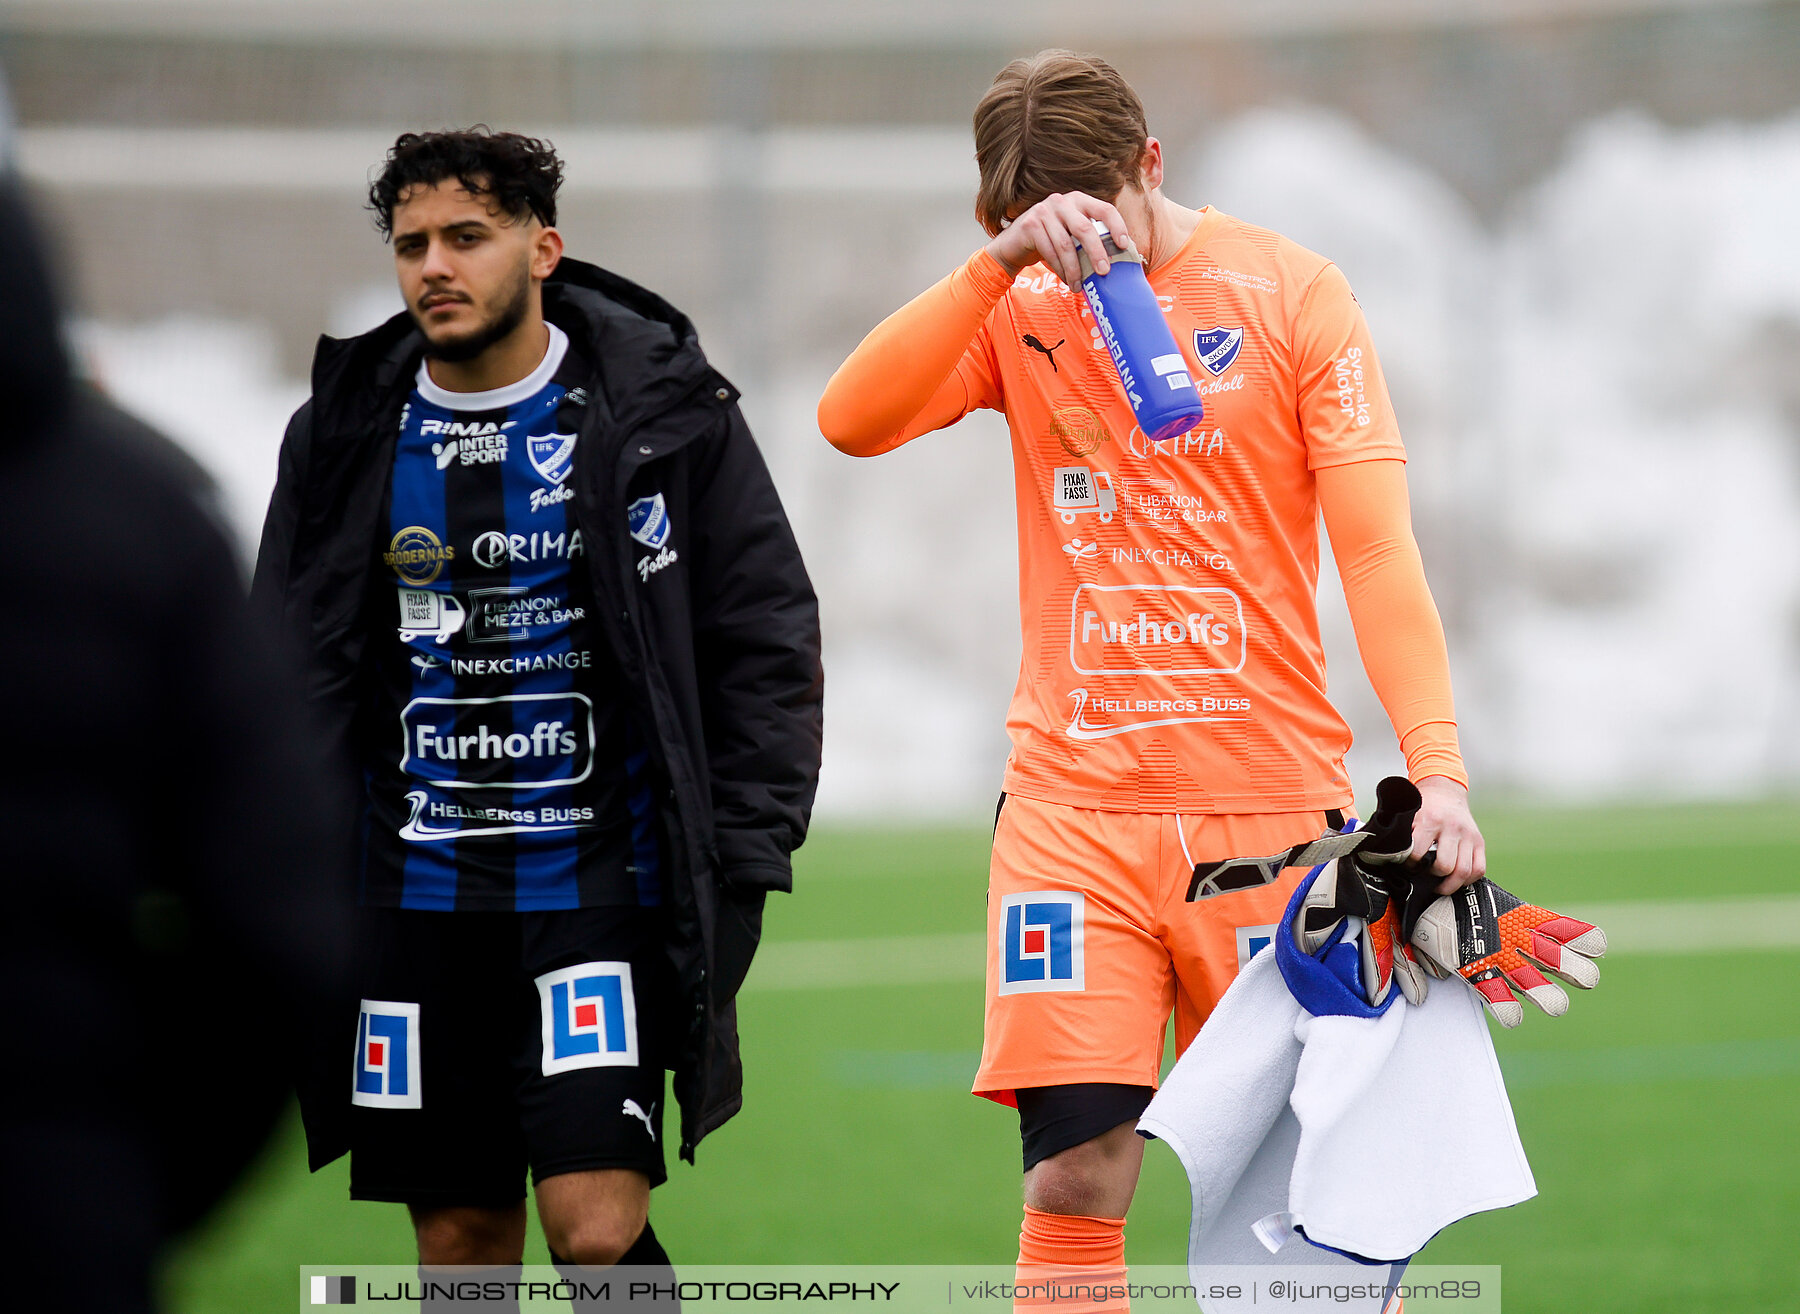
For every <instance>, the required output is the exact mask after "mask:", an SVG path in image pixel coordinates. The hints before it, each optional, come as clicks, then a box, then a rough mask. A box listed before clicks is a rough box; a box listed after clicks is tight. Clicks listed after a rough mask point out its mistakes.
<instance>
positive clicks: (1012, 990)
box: [975, 795, 1326, 1104]
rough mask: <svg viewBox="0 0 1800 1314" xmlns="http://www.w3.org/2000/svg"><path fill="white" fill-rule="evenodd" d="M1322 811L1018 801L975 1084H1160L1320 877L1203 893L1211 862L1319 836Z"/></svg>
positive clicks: (994, 913)
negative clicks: (1167, 1046) (1172, 1054)
mask: <svg viewBox="0 0 1800 1314" xmlns="http://www.w3.org/2000/svg"><path fill="white" fill-rule="evenodd" d="M1325 830H1326V820H1325V816H1324V814H1323V813H1319V812H1285V813H1261V814H1256V815H1233V814H1223V815H1216V816H1187V817H1179V816H1173V815H1170V814H1162V813H1137V812H1099V811H1093V810H1090V809H1087V808H1072V807H1065V806H1063V805H1062V804H1060V803H1042V802H1039V801H1037V800H1035V799H1028V798H1020V797H1018V796H1017V795H1014V796H1011V797H1009V798H1007V800H1006V803H1005V806H1004V807H1003V808H1002V809H1001V811H1000V821H999V825H998V827H997V828H996V830H995V832H994V855H993V862H992V866H991V868H990V872H989V876H988V898H987V913H988V917H987V920H988V948H987V1014H986V1022H985V1025H984V1027H983V1035H982V1048H981V1068H980V1070H979V1071H978V1072H977V1073H976V1074H975V1093H976V1094H977V1095H985V1096H986V1097H987V1098H989V1099H991V1100H997V1101H999V1102H1000V1103H1002V1104H1013V1103H1015V1102H1016V1101H1015V1099H1014V1096H1013V1092H1014V1091H1015V1090H1016V1089H1018V1088H1019V1087H1021V1086H1061V1085H1069V1084H1072V1083H1077V1082H1110V1083H1117V1084H1121V1085H1130V1086H1155V1085H1157V1084H1158V1081H1159V1078H1160V1075H1161V1071H1162V1055H1163V1035H1164V1032H1165V1030H1166V1028H1167V1025H1168V1020H1169V1014H1170V1013H1171V1011H1172V1012H1173V1013H1174V1015H1175V1046H1176V1052H1177V1053H1180V1052H1181V1051H1182V1050H1184V1049H1186V1048H1187V1046H1188V1043H1189V1042H1190V1041H1191V1040H1193V1038H1194V1036H1195V1035H1196V1034H1197V1033H1198V1032H1199V1030H1200V1025H1201V1023H1203V1022H1205V1021H1206V1019H1207V1016H1208V1015H1209V1014H1210V1013H1211V1012H1212V1010H1213V1007H1214V1005H1216V1004H1217V1003H1218V1001H1219V998H1220V997H1221V996H1222V995H1223V994H1224V993H1225V990H1226V987H1227V986H1229V985H1230V984H1231V982H1232V980H1233V978H1235V977H1236V976H1237V973H1238V969H1239V968H1240V967H1242V966H1243V965H1244V964H1245V963H1246V962H1248V961H1249V959H1250V955H1251V954H1253V953H1255V952H1256V951H1257V950H1258V949H1260V948H1262V947H1263V946H1264V945H1266V944H1268V943H1269V940H1270V938H1271V936H1272V935H1273V933H1274V929H1275V923H1276V922H1277V921H1278V920H1279V919H1280V917H1281V912H1282V909H1283V908H1284V907H1286V906H1287V901H1288V899H1289V897H1290V896H1291V895H1292V894H1293V892H1294V887H1295V886H1296V885H1298V884H1299V882H1300V880H1301V878H1302V877H1303V876H1304V875H1305V872H1304V871H1303V870H1301V869H1299V868H1290V869H1289V870H1287V871H1285V872H1283V873H1282V874H1281V878H1280V879H1279V880H1276V881H1274V882H1273V883H1271V884H1268V885H1264V886H1261V887H1258V888H1255V889H1249V890H1240V891H1237V892H1234V893H1230V894H1219V895H1215V896H1213V897H1211V898H1207V899H1202V900H1199V901H1198V902H1195V903H1189V902H1187V891H1188V885H1189V883H1190V882H1191V881H1192V879H1193V874H1194V864H1195V863H1196V862H1214V861H1218V860H1219V859H1222V858H1242V857H1257V856H1261V855H1264V854H1270V853H1279V852H1280V851H1281V850H1283V849H1285V848H1287V847H1289V846H1290V845H1294V844H1299V843H1301V842H1303V841H1306V840H1311V839H1317V838H1318V837H1319V836H1320V835H1321V834H1323V833H1325Z"/></svg>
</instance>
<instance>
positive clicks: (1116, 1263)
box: [1013, 1205, 1131, 1314]
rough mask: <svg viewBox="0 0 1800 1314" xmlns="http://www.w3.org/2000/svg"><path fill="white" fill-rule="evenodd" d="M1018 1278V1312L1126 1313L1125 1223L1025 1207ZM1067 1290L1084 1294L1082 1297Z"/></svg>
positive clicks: (1058, 1313)
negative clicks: (1052, 1296)
mask: <svg viewBox="0 0 1800 1314" xmlns="http://www.w3.org/2000/svg"><path fill="white" fill-rule="evenodd" d="M1017 1279H1018V1282H1019V1285H1020V1286H1021V1287H1022V1288H1024V1289H1023V1290H1021V1291H1020V1292H1019V1293H1018V1294H1017V1295H1016V1296H1015V1297H1014V1299H1013V1309H1014V1310H1015V1311H1019V1314H1027V1312H1029V1314H1042V1311H1046V1310H1052V1309H1054V1310H1055V1311H1056V1314H1127V1311H1129V1310H1130V1309H1131V1300H1130V1297H1129V1296H1127V1294H1126V1292H1125V1220H1124V1219H1123V1218H1086V1217H1083V1216H1081V1215H1079V1214H1047V1213H1045V1212H1043V1211H1042V1210H1041V1209H1033V1208H1032V1207H1031V1206H1030V1205H1026V1206H1025V1225H1024V1226H1023V1227H1021V1228H1020V1229H1019V1265H1018V1269H1017ZM1052 1282H1053V1283H1055V1285H1056V1287H1057V1292H1056V1295H1057V1299H1056V1300H1054V1301H1052V1300H1051V1299H1050V1298H1049V1297H1050V1292H1049V1291H1048V1290H1047V1289H1046V1286H1045V1284H1047V1283H1052ZM1034 1286H1035V1287H1037V1288H1038V1289H1037V1290H1036V1291H1033V1290H1031V1288H1032V1287H1034ZM1070 1288H1087V1289H1089V1290H1088V1291H1087V1293H1086V1294H1084V1293H1083V1292H1082V1291H1081V1290H1070Z"/></svg>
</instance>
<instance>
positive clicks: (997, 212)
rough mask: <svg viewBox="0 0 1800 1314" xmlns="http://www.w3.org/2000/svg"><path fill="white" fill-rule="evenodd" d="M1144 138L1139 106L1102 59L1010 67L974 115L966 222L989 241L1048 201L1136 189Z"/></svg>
mask: <svg viewBox="0 0 1800 1314" xmlns="http://www.w3.org/2000/svg"><path fill="white" fill-rule="evenodd" d="M1149 135H1150V130H1149V128H1148V126H1147V125H1146V124H1145V122H1144V104H1143V102H1142V101H1140V100H1139V99H1138V96H1137V92H1135V91H1133V90H1132V89H1131V84H1130V83H1128V82H1126V81H1125V79H1124V78H1122V77H1120V76H1119V72H1118V70H1117V69H1115V68H1114V67H1113V66H1112V65H1111V64H1108V63H1107V62H1106V61H1105V60H1103V59H1099V58H1096V57H1095V56H1093V55H1078V54H1076V53H1074V52H1073V51H1070V50H1040V51H1039V52H1038V53H1037V54H1035V55H1032V56H1031V57H1029V58H1027V59H1015V60H1013V62H1012V63H1010V64H1008V65H1007V66H1006V67H1005V68H1003V69H1001V70H1000V72H999V74H998V75H997V76H996V77H995V78H994V85H993V86H991V87H989V88H988V89H987V94H986V95H984V96H983V97H982V98H981V103H980V104H978V105H976V106H975V161H976V163H977V164H978V165H979V166H980V169H981V189H980V191H978V192H977V193H976V195H975V217H976V218H977V219H979V220H980V221H981V226H982V227H983V228H985V229H986V230H987V232H988V235H989V236H990V237H991V236H993V235H995V234H997V233H998V232H999V231H1000V230H1001V228H1002V227H1004V226H1005V221H1007V220H1010V219H1012V218H1014V217H1015V216H1017V215H1018V214H1019V213H1020V212H1021V211H1024V210H1028V209H1030V208H1031V207H1032V206H1034V205H1036V204H1037V203H1038V202H1039V201H1041V200H1043V199H1044V198H1045V197H1046V196H1048V195H1050V194H1051V193H1052V192H1086V193H1087V194H1088V195H1089V196H1095V197H1098V198H1100V199H1101V200H1106V201H1110V200H1112V199H1113V198H1114V197H1116V196H1118V194H1119V193H1120V192H1122V191H1124V190H1125V189H1126V188H1127V187H1136V186H1137V185H1138V164H1139V161H1141V160H1142V159H1143V155H1144V142H1145V139H1146V138H1148V137H1149Z"/></svg>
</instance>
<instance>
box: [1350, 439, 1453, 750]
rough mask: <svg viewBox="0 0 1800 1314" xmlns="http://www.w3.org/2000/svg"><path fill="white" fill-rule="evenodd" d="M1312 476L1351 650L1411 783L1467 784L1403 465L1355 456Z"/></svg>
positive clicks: (1440, 633) (1446, 661) (1446, 659)
mask: <svg viewBox="0 0 1800 1314" xmlns="http://www.w3.org/2000/svg"><path fill="white" fill-rule="evenodd" d="M1315 474H1316V477H1317V479H1318V487H1319V509H1320V511H1321V512H1323V514H1324V517H1325V530H1326V532H1327V533H1328V534H1330V535H1331V551H1332V555H1333V556H1334V557H1335V558H1336V559H1337V567H1338V575H1339V577H1340V578H1341V579H1342V580H1343V582H1344V598H1345V600H1346V601H1347V602H1348V603H1349V604H1350V621H1351V624H1352V625H1353V626H1354V627H1355V629H1356V647H1357V650H1358V651H1359V652H1360V653H1361V654H1362V661H1363V669H1364V670H1365V671H1367V672H1368V675H1369V683H1370V684H1371V685H1373V686H1374V689H1375V694H1376V696H1377V697H1378V698H1380V699H1381V705H1382V707H1384V708H1385V709H1387V714H1388V720H1389V721H1391V722H1393V726H1394V733H1395V734H1396V735H1397V736H1398V737H1399V739H1400V751H1401V752H1402V753H1404V754H1406V774H1407V775H1408V776H1409V777H1410V778H1411V779H1413V780H1414V781H1419V780H1423V779H1424V778H1425V777H1426V776H1448V777H1449V778H1450V779H1451V780H1454V781H1456V782H1457V783H1458V784H1460V785H1464V786H1466V785H1467V784H1468V783H1469V778H1468V775H1467V773H1466V772H1465V771H1464V769H1463V760H1462V753H1461V752H1460V750H1459V749H1458V746H1457V740H1456V704H1455V701H1454V699H1452V697H1451V694H1450V654H1449V650H1448V649H1447V648H1446V647H1445V644H1444V626H1443V622H1442V621H1440V620H1439V619H1438V612H1437V605H1436V604H1435V603H1434V602H1432V600H1431V588H1430V586H1429V585H1428V584H1427V583H1426V582H1425V564H1424V562H1423V561H1422V560H1421V559H1420V557H1419V545H1418V543H1417V542H1415V541H1414V539H1413V533H1412V512H1411V509H1410V505H1409V503H1408V500H1407V496H1406V466H1405V464H1404V463H1403V462H1401V461H1390V460H1376V461H1356V462H1352V463H1350V464H1347V465H1333V466H1326V467H1324V468H1322V469H1320V470H1318V471H1316V472H1315Z"/></svg>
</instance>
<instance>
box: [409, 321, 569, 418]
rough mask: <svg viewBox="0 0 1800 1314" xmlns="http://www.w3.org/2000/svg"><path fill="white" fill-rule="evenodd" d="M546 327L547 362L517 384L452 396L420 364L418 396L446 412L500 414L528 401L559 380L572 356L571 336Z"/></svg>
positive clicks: (422, 362) (545, 323) (548, 326)
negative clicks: (570, 349) (567, 360)
mask: <svg viewBox="0 0 1800 1314" xmlns="http://www.w3.org/2000/svg"><path fill="white" fill-rule="evenodd" d="M544 327H545V328H547V329H549V330H550V345H549V346H548V347H547V348H545V349H544V359H542V360H541V361H539V362H538V365H537V368H536V369H534V370H533V371H531V373H529V374H527V375H526V376H525V377H524V378H522V379H520V380H519V381H518V382H517V383H509V384H507V385H506V386H505V387H504V388H489V389H488V390H487V391H486V392H451V391H450V389H448V388H444V387H440V386H439V385H438V384H436V383H433V382H432V381H431V372H430V371H429V370H428V369H426V362H425V361H420V362H419V376H418V379H417V387H418V389H419V396H421V397H423V398H424V399H425V400H426V401H428V402H430V403H431V404H432V405H433V406H442V407H443V408H444V409H445V410H447V411H498V410H504V409H506V408H507V407H510V406H517V405H518V404H519V403H520V402H522V401H529V400H530V399H531V398H532V397H534V396H536V395H537V394H538V392H539V391H541V390H542V388H543V387H544V385H545V384H546V383H549V382H550V380H551V379H553V378H555V377H556V372H557V371H558V370H559V369H561V368H562V363H563V357H564V356H566V355H567V354H568V352H569V335H568V334H567V333H564V332H563V331H562V330H561V329H559V328H557V327H556V325H554V324H552V323H551V322H550V321H549V320H545V321H544Z"/></svg>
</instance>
